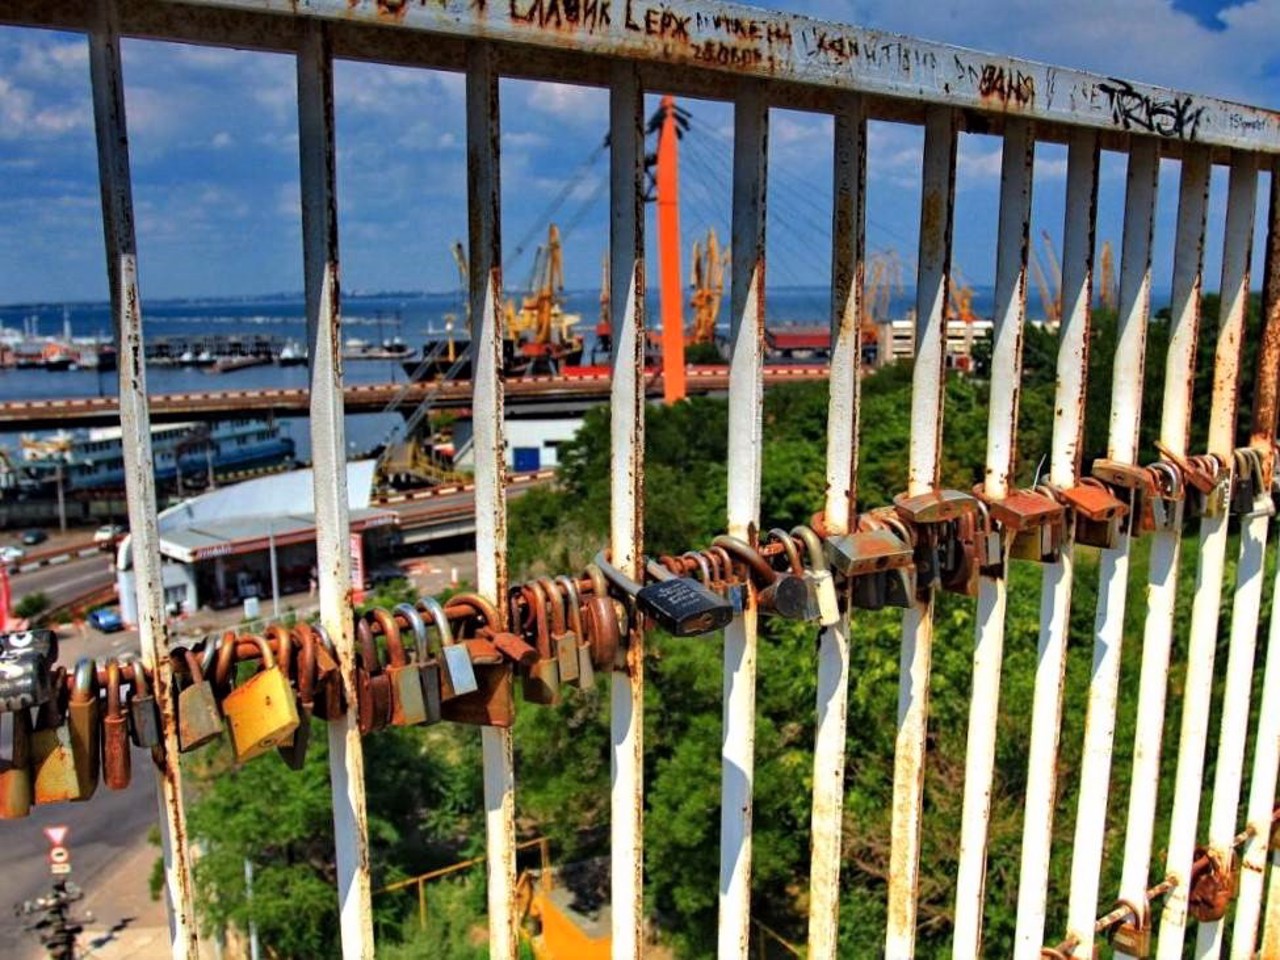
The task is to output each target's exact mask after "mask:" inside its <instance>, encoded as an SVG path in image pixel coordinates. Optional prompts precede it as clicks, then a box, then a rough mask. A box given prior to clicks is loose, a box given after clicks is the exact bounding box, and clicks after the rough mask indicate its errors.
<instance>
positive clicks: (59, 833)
mask: <svg viewBox="0 0 1280 960" xmlns="http://www.w3.org/2000/svg"><path fill="white" fill-rule="evenodd" d="M70 832H71V828H70V827H45V828H44V835H45V836H46V837H48V838H49V842H50V843H51V844H53V845H54V846H55V847H58V846H61V845H62V841H63V840H65V839H66V838H67V834H68V833H70Z"/></svg>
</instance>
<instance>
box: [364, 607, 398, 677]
mask: <svg viewBox="0 0 1280 960" xmlns="http://www.w3.org/2000/svg"><path fill="white" fill-rule="evenodd" d="M364 619H365V622H366V623H368V624H369V629H370V631H372V630H373V628H374V627H375V626H376V627H377V628H378V632H379V633H381V634H382V638H383V640H385V641H386V644H387V665H388V666H392V667H403V666H407V665H408V663H409V658H408V657H407V656H406V655H405V652H404V643H403V642H401V640H400V625H399V624H398V623H396V618H395V617H393V616H392V615H391V613H390V612H389V611H387V610H385V609H383V608H382V607H372V608H371V609H369V610H368V611H366V612H365V615H364Z"/></svg>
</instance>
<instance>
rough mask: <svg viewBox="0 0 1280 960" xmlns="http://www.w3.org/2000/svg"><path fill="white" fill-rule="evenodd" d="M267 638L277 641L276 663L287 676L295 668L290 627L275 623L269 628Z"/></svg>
mask: <svg viewBox="0 0 1280 960" xmlns="http://www.w3.org/2000/svg"><path fill="white" fill-rule="evenodd" d="M266 636H267V640H268V641H272V640H274V641H275V645H276V648H275V649H276V662H277V663H279V664H280V669H281V670H283V671H284V672H285V675H286V676H287V675H288V673H289V670H290V669H291V668H292V666H293V637H291V636H290V635H289V629H288V627H285V626H284V625H282V624H279V623H273V624H271V625H270V626H268V627H267V629H266Z"/></svg>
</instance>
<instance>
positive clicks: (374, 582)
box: [364, 564, 406, 590]
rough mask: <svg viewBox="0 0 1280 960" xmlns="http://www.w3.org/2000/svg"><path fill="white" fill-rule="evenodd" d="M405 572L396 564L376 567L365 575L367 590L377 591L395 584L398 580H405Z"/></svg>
mask: <svg viewBox="0 0 1280 960" xmlns="http://www.w3.org/2000/svg"><path fill="white" fill-rule="evenodd" d="M404 579H406V577H405V572H404V571H403V570H401V569H400V568H399V567H397V566H395V565H394V564H383V565H381V566H377V567H374V568H373V569H372V570H370V571H369V572H368V573H366V574H365V587H364V588H365V589H366V590H376V589H377V588H378V587H381V586H385V585H386V584H388V583H393V582H395V581H396V580H404Z"/></svg>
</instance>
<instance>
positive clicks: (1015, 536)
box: [973, 484, 1066, 563]
mask: <svg viewBox="0 0 1280 960" xmlns="http://www.w3.org/2000/svg"><path fill="white" fill-rule="evenodd" d="M973 495H974V496H975V497H977V498H978V500H979V501H980V502H982V503H984V504H986V507H987V512H988V515H989V516H990V518H991V520H992V521H993V523H994V524H995V525H996V526H997V527H998V528H999V529H1000V530H1002V531H1004V534H1005V536H1007V537H1011V543H1010V545H1009V557H1010V558H1016V559H1018V560H1031V561H1033V562H1035V563H1056V562H1057V561H1058V560H1059V558H1060V557H1061V550H1062V534H1063V524H1064V522H1065V517H1066V511H1065V510H1064V509H1063V507H1062V504H1061V503H1059V502H1058V500H1057V498H1056V497H1055V496H1054V495H1053V494H1052V492H1051V491H1050V490H1049V488H1047V487H1043V488H1039V487H1038V488H1036V489H1035V490H1010V491H1009V492H1008V493H1007V494H1006V495H1005V496H1004V497H1001V498H998V499H991V498H989V497H987V496H986V492H985V487H984V485H983V484H978V485H977V486H975V487H974V488H973ZM988 546H990V545H988Z"/></svg>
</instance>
